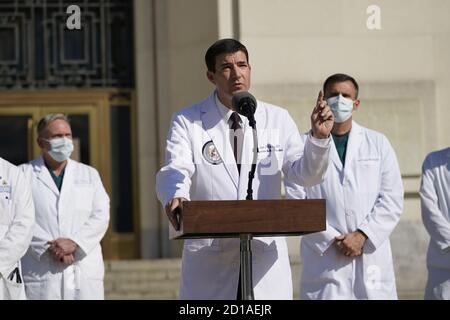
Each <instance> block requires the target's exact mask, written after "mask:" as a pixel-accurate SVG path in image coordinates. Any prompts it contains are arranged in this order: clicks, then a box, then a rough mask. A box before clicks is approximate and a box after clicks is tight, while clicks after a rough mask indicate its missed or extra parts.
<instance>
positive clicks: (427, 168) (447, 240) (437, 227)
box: [420, 157, 450, 252]
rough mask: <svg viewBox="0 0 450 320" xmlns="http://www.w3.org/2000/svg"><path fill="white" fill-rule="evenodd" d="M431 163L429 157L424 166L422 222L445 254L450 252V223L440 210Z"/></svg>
mask: <svg viewBox="0 0 450 320" xmlns="http://www.w3.org/2000/svg"><path fill="white" fill-rule="evenodd" d="M431 162H432V161H431V159H430V158H429V157H428V158H427V159H425V161H424V164H423V166H422V182H421V185H420V204H421V209H422V221H423V224H424V226H425V229H426V230H427V232H428V233H429V235H430V238H431V241H433V242H434V243H435V244H436V245H437V247H438V248H439V249H441V250H442V251H443V252H448V250H450V223H449V222H448V221H447V220H446V219H445V218H444V215H443V214H442V212H441V210H440V209H439V205H438V202H439V199H438V196H437V193H436V187H435V184H436V183H437V181H436V177H435V176H434V174H433V172H432V170H431V168H432V167H433V166H432V164H431Z"/></svg>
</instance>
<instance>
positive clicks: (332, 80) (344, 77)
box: [323, 73, 359, 98]
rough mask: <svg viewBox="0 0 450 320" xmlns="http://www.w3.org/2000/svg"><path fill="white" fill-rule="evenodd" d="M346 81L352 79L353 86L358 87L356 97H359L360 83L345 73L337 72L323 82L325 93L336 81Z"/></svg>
mask: <svg viewBox="0 0 450 320" xmlns="http://www.w3.org/2000/svg"><path fill="white" fill-rule="evenodd" d="M344 81H350V82H351V83H353V86H354V87H355V89H356V98H358V92H359V86H358V83H357V82H356V80H355V79H354V78H353V77H351V76H349V75H347V74H344V73H336V74H333V75H332V76H329V77H328V78H327V80H325V82H324V84H323V94H325V92H327V91H328V89H329V88H330V86H331V85H332V84H334V83H336V82H344Z"/></svg>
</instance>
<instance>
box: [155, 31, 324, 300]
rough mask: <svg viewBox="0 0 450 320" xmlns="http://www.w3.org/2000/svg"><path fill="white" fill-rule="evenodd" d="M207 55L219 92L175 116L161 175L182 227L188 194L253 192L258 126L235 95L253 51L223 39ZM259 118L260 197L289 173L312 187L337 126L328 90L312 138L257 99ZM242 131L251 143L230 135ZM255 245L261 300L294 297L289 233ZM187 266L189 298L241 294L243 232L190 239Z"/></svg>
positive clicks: (243, 87)
mask: <svg viewBox="0 0 450 320" xmlns="http://www.w3.org/2000/svg"><path fill="white" fill-rule="evenodd" d="M205 61H206V65H207V69H208V70H207V78H208V80H209V81H210V82H211V83H212V84H214V85H215V91H214V92H213V93H212V94H211V95H210V96H209V97H208V98H206V99H205V100H204V101H201V102H199V103H196V104H194V105H193V106H191V107H189V108H186V109H183V110H182V111H180V112H178V113H176V114H175V115H174V116H173V118H172V124H171V128H170V130H169V134H168V138H167V148H166V162H165V165H164V166H163V167H162V168H161V170H160V171H159V172H158V174H157V179H156V180H157V184H156V187H157V193H158V198H159V200H160V201H161V203H162V204H163V206H165V208H166V212H167V215H168V217H169V220H170V221H171V222H172V225H173V226H175V227H177V222H176V217H175V215H176V210H175V209H176V208H177V207H178V206H180V205H181V202H182V201H184V200H242V199H245V198H246V194H247V184H248V172H249V171H250V168H251V163H252V150H253V139H252V129H251V127H249V124H248V119H247V118H245V117H242V116H239V115H238V114H237V113H233V111H232V104H231V100H232V95H233V94H234V93H236V92H239V91H247V90H248V89H249V88H250V73H251V67H250V64H249V60H248V52H247V49H246V48H245V46H243V45H242V44H241V43H240V42H238V41H236V40H234V39H222V40H219V41H217V42H216V43H214V44H213V45H212V46H211V47H210V48H209V49H208V50H207V52H206V55H205ZM255 119H256V127H257V132H258V139H259V142H258V143H259V145H258V149H259V154H258V161H257V169H256V175H255V179H254V181H253V190H254V198H255V199H279V198H280V196H281V194H280V193H281V191H280V190H281V174H282V173H284V175H285V177H286V179H288V180H289V181H292V183H298V184H302V185H306V186H311V185H314V184H317V183H319V182H321V181H322V179H323V176H324V174H325V170H326V168H327V166H328V153H329V144H330V141H331V140H330V138H329V133H330V131H331V128H332V125H333V115H332V113H331V111H330V110H329V107H328V106H326V102H325V101H324V100H323V95H322V94H320V95H319V99H318V102H317V105H316V107H315V108H314V111H313V113H312V115H311V123H312V133H311V134H310V135H309V136H308V137H307V138H306V141H305V143H304V144H303V143H302V141H301V139H300V135H299V132H298V129H297V127H296V125H295V123H294V121H293V120H292V118H291V117H290V116H289V114H288V112H287V111H286V110H284V109H282V108H279V107H276V106H273V105H270V104H268V103H265V102H262V101H257V108H256V112H255ZM230 129H232V130H231V131H230ZM242 131H243V138H242V136H241V138H239V139H240V141H243V143H242V144H241V146H238V145H239V139H232V138H230V136H229V135H230V132H231V135H232V136H233V135H234V136H237V135H238V134H239V133H238V132H240V133H242ZM240 150H242V152H239V151H240ZM234 151H237V152H234ZM252 250H253V286H254V297H255V299H292V292H293V290H292V279H291V270H290V264H289V258H288V251H287V245H286V241H285V238H284V237H275V238H255V239H254V240H253V241H252ZM181 273H182V274H181V285H180V298H181V299H236V298H238V299H240V297H239V293H240V291H239V289H238V287H239V285H238V283H239V239H231V238H221V239H196V240H186V241H185V243H184V249H183V257H182V271H181Z"/></svg>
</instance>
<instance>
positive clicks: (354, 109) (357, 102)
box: [353, 99, 361, 111]
mask: <svg viewBox="0 0 450 320" xmlns="http://www.w3.org/2000/svg"><path fill="white" fill-rule="evenodd" d="M360 103H361V101H359V100H358V99H356V100H355V102H354V103H353V111H356V110H358V108H359V104H360Z"/></svg>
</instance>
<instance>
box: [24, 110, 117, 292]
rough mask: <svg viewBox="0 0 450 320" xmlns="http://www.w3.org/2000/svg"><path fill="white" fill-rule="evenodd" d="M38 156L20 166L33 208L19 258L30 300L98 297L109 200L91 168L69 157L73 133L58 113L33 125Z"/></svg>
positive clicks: (71, 149)
mask: <svg viewBox="0 0 450 320" xmlns="http://www.w3.org/2000/svg"><path fill="white" fill-rule="evenodd" d="M37 132H38V139H37V143H38V145H39V147H40V148H41V151H42V156H41V157H40V158H38V159H36V160H33V161H31V162H30V163H28V164H24V165H22V166H21V168H22V170H23V171H24V172H25V175H26V177H27V178H28V179H29V181H30V184H31V188H32V193H33V200H34V204H35V208H36V226H35V230H34V235H33V239H32V240H31V245H30V247H29V249H28V251H27V253H26V255H25V256H24V257H23V258H22V267H23V278H24V281H25V290H26V293H27V297H28V298H29V299H67V300H70V299H103V298H104V289H103V276H104V265H103V257H102V249H101V246H100V240H101V239H102V238H103V236H104V234H105V232H106V229H107V228H108V222H109V197H108V195H107V194H106V192H105V189H104V187H103V184H102V182H101V179H100V176H99V174H98V172H97V170H95V169H94V168H92V167H90V166H87V165H85V164H82V163H79V162H77V161H74V160H71V159H69V157H70V155H71V153H72V151H73V142H72V130H71V127H70V124H69V120H68V118H67V117H66V116H65V115H63V114H49V115H47V116H45V117H44V118H42V119H41V120H40V122H39V124H38V127H37Z"/></svg>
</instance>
